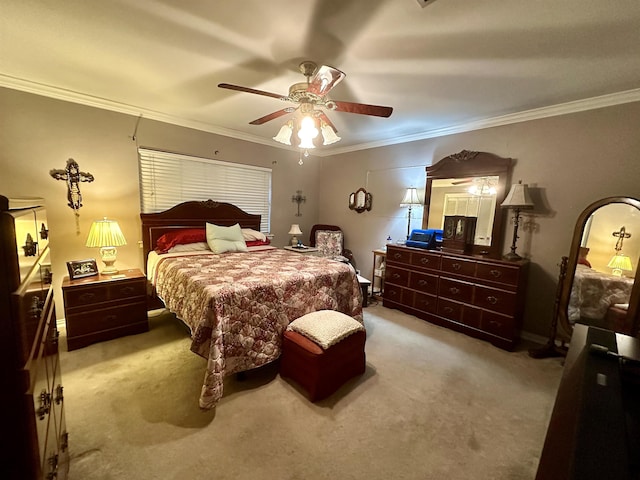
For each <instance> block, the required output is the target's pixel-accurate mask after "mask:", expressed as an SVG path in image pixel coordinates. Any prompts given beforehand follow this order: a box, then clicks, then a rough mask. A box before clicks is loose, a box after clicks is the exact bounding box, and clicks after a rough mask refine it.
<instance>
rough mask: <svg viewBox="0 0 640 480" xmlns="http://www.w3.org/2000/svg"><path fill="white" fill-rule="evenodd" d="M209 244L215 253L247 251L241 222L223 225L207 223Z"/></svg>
mask: <svg viewBox="0 0 640 480" xmlns="http://www.w3.org/2000/svg"><path fill="white" fill-rule="evenodd" d="M207 244H208V245H209V248H210V249H211V251H212V252H213V253H225V252H246V251H247V244H246V243H244V238H243V237H242V231H241V229H240V224H238V223H236V224H235V225H232V226H231V227H222V226H220V225H214V224H212V223H207Z"/></svg>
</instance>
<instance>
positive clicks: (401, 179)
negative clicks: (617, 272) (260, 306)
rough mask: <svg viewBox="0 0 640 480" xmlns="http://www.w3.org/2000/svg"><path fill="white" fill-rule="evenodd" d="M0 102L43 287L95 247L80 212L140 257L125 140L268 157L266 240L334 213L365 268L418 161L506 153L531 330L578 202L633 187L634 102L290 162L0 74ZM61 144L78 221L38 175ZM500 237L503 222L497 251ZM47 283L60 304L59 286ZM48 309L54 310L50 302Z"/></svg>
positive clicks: (3, 185)
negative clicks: (514, 186)
mask: <svg viewBox="0 0 640 480" xmlns="http://www.w3.org/2000/svg"><path fill="white" fill-rule="evenodd" d="M0 111H1V112H2V115H0V194H3V195H6V196H41V197H44V198H45V200H46V202H47V207H48V210H49V226H50V230H51V247H52V257H53V258H52V260H53V269H54V275H55V278H56V281H55V285H56V287H57V286H58V285H59V283H60V281H61V278H62V276H63V275H65V274H66V267H65V262H66V261H68V260H72V259H82V258H87V257H96V256H97V252H94V251H93V250H92V249H89V248H87V247H85V246H84V242H85V239H86V234H87V232H88V228H89V226H90V224H91V222H92V221H93V220H94V219H96V218H100V217H102V216H108V217H110V218H115V219H117V220H118V221H119V222H120V224H121V226H122V228H123V231H124V234H125V236H126V237H127V241H128V245H127V246H125V247H121V248H119V249H118V252H119V253H118V265H119V266H121V267H142V266H143V259H142V254H141V250H140V249H139V248H138V244H137V242H138V241H139V240H140V222H139V190H138V174H137V156H136V148H137V145H140V146H144V147H149V148H157V149H163V150H169V151H174V152H178V153H184V154H190V155H197V156H202V157H207V158H216V159H219V160H226V161H231V162H239V163H247V164H251V165H258V166H265V167H272V168H273V211H272V232H273V233H275V235H276V238H275V244H276V245H284V244H285V243H286V242H287V241H288V235H287V234H286V232H287V231H288V229H289V226H290V225H291V223H299V224H300V226H301V228H302V231H303V232H304V234H303V237H304V238H307V236H308V232H309V229H310V227H311V225H313V224H314V223H316V222H322V223H333V224H337V225H340V226H341V227H342V228H343V229H344V230H345V232H346V243H347V246H348V247H349V248H351V249H352V250H353V251H354V253H355V256H356V260H357V262H358V267H359V268H360V269H361V270H362V273H363V274H364V275H365V276H370V275H371V274H370V269H371V262H372V254H371V250H373V249H375V248H379V247H381V246H383V245H384V243H385V239H386V238H387V235H391V237H392V238H393V240H394V241H395V240H397V239H399V238H404V237H405V235H406V229H407V218H406V210H405V209H402V208H400V207H399V206H398V205H399V203H400V200H401V198H402V193H403V190H404V188H406V187H407V186H410V185H414V186H416V187H418V188H419V192H420V193H421V194H424V168H425V166H426V165H430V164H432V163H433V162H436V161H437V160H439V159H441V158H443V157H445V156H447V155H449V154H451V153H455V152H458V151H460V150H463V149H467V150H478V151H486V152H491V153H495V154H497V155H500V156H503V157H511V158H514V159H515V160H516V163H515V167H514V172H513V179H514V180H516V181H517V180H518V179H522V180H523V182H524V183H528V184H529V185H530V186H531V187H534V194H535V199H536V201H537V202H538V205H539V206H538V208H537V209H536V210H535V212H534V213H533V214H532V215H529V216H528V217H527V218H526V219H525V225H524V226H523V228H521V230H520V234H521V235H520V236H521V238H520V240H519V242H518V252H519V253H520V254H522V255H525V256H527V257H528V258H530V259H531V261H532V265H531V270H530V275H529V290H528V301H527V311H526V317H525V326H524V328H525V330H526V331H528V332H532V333H536V334H540V335H545V334H546V333H547V330H548V324H549V321H550V316H551V311H552V305H553V297H554V293H555V284H556V279H557V275H558V268H557V264H558V263H559V261H560V257H561V256H562V255H566V254H567V253H568V249H569V246H570V243H571V235H572V231H573V225H574V223H575V221H576V219H577V217H578V215H579V214H580V212H581V211H582V210H583V209H584V208H585V207H586V206H587V205H589V204H590V203H591V202H593V201H595V200H597V199H599V198H602V197H606V196H618V195H622V196H634V197H636V198H638V197H640V184H639V180H638V179H639V178H640V159H639V158H638V152H639V151H640V135H638V132H637V125H640V103H633V104H627V105H621V106H616V107H609V108H605V109H599V110H593V111H589V112H581V113H577V114H571V115H564V116H559V117H553V118H548V119H544V120H538V121H531V122H524V123H519V124H514V125H509V126H503V127H496V128H490V129H485V130H478V131H475V132H469V133H464V134H458V135H451V136H447V137H441V138H434V139H429V140H423V141H416V142H411V143H406V144H400V145H392V146H388V147H381V148H376V149H370V150H363V151H359V152H353V153H349V154H342V155H336V156H334V157H324V158H314V157H311V158H309V159H307V160H306V161H305V163H304V165H303V166H299V165H298V163H297V162H298V157H297V155H296V154H295V153H293V152H290V151H286V150H282V149H278V148H271V147H267V146H264V145H258V144H253V143H249V142H244V141H240V140H234V139H231V138H227V137H223V136H218V135H213V134H209V133H205V132H200V131H196V130H192V129H187V128H182V127H177V126H172V125H168V124H164V123H161V122H155V121H151V120H145V119H142V121H141V122H140V126H139V128H138V132H137V142H134V141H132V140H131V136H132V134H133V131H134V128H135V124H136V120H137V119H136V117H133V116H129V115H124V114H119V113H114V112H109V111H104V110H99V109H95V108H90V107H85V106H81V105H76V104H72V103H67V102H62V101H58V100H53V99H48V98H45V97H40V96H37V95H32V94H28V93H23V92H18V91H14V90H9V89H2V88H0ZM378 121H384V120H383V119H379V120H378ZM216 150H218V152H219V153H218V155H215V154H214V152H215V151H216ZM70 157H71V158H74V159H75V160H76V161H77V162H78V163H79V165H80V167H81V169H82V170H83V171H87V172H90V173H91V174H93V175H94V176H95V178H96V180H95V181H94V182H93V183H90V184H82V185H81V189H82V194H83V199H84V206H83V207H82V208H81V209H80V222H79V224H80V234H79V235H78V234H76V226H75V220H74V216H73V212H72V211H71V209H70V208H69V207H67V206H66V188H65V185H64V184H63V182H60V181H55V180H53V179H52V178H51V177H50V176H49V170H51V169H53V168H64V165H65V162H66V160H67V158H70ZM359 187H365V188H367V190H368V191H370V192H371V193H372V194H373V208H372V210H371V211H370V212H364V213H361V214H358V213H356V212H355V211H352V210H349V209H348V197H349V194H350V193H351V192H354V191H355V190H356V189H358V188H359ZM298 189H300V190H303V194H304V195H305V196H306V197H307V202H306V203H305V204H303V205H302V206H301V211H302V213H303V216H302V217H295V212H296V205H295V204H294V203H292V202H291V196H292V195H293V194H294V193H295V191H296V190H298ZM503 214H504V215H506V212H505V213H503ZM421 215H422V209H421V208H418V209H414V218H413V219H412V228H414V227H416V228H418V227H419V226H420V224H421ZM632 233H633V232H632ZM638 234H639V235H640V232H639V233H638ZM510 244H511V229H510V228H509V226H508V225H507V226H506V228H505V233H504V250H505V251H508V247H509V245H510ZM56 293H57V301H58V304H59V306H60V305H61V299H60V296H59V295H60V293H59V288H56ZM58 315H59V316H60V317H61V316H62V315H63V314H62V310H61V309H60V308H59V310H58Z"/></svg>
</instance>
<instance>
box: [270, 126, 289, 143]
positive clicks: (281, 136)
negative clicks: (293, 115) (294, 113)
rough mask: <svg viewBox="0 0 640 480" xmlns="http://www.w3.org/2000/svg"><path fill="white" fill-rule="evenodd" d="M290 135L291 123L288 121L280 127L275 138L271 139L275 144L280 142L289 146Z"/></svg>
mask: <svg viewBox="0 0 640 480" xmlns="http://www.w3.org/2000/svg"><path fill="white" fill-rule="evenodd" d="M292 134H293V124H292V122H291V121H288V122H287V123H285V124H284V125H283V126H282V127H280V131H279V132H278V134H277V135H276V136H275V137H273V139H274V140H275V141H276V142H280V143H283V144H285V145H291V135H292Z"/></svg>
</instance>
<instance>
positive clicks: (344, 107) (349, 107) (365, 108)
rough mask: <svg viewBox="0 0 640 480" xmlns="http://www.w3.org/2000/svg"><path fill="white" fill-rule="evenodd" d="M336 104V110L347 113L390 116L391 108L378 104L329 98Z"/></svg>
mask: <svg viewBox="0 0 640 480" xmlns="http://www.w3.org/2000/svg"><path fill="white" fill-rule="evenodd" d="M331 101H332V102H333V103H335V104H336V111H338V112H347V113H358V114H360V115H373V116H375V117H390V116H391V113H393V108H391V107H382V106H380V105H367V104H366V103H352V102H340V101H338V100H331Z"/></svg>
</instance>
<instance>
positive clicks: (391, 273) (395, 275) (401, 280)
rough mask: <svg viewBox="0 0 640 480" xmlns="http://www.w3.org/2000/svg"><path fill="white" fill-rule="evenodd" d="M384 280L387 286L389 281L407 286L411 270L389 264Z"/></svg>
mask: <svg viewBox="0 0 640 480" xmlns="http://www.w3.org/2000/svg"><path fill="white" fill-rule="evenodd" d="M384 282H385V288H386V284H389V283H393V284H394V285H401V286H403V287H406V286H408V285H409V270H403V269H402V268H395V267H391V266H389V265H387V269H386V272H385V275H384Z"/></svg>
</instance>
